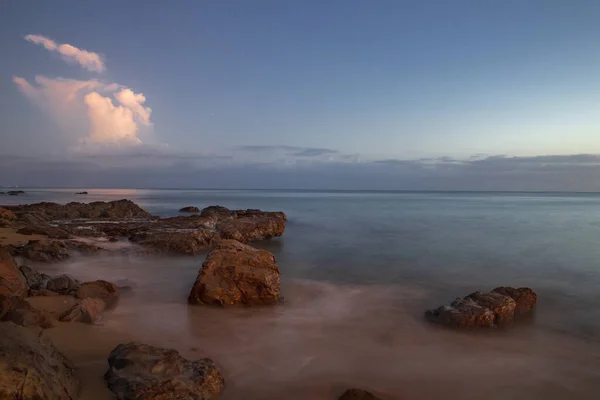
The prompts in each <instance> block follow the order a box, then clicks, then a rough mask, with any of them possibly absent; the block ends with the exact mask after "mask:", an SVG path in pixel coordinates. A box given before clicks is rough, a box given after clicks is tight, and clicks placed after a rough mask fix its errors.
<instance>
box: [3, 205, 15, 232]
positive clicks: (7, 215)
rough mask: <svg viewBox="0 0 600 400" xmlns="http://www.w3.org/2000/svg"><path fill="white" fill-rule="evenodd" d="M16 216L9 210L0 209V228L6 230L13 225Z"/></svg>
mask: <svg viewBox="0 0 600 400" xmlns="http://www.w3.org/2000/svg"><path fill="white" fill-rule="evenodd" d="M16 219H17V216H16V215H15V213H13V212H12V211H10V210H7V209H6V208H2V207H0V228H8V227H10V226H12V225H13V224H14V222H15V221H16Z"/></svg>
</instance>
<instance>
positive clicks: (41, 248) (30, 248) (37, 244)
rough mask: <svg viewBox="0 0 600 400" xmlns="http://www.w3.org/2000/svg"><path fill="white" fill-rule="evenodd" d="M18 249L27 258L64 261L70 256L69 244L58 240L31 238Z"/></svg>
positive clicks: (43, 260)
mask: <svg viewBox="0 0 600 400" xmlns="http://www.w3.org/2000/svg"><path fill="white" fill-rule="evenodd" d="M18 251H19V254H20V255H21V256H23V257H25V258H28V259H30V260H33V261H42V262H55V261H62V260H65V259H67V258H69V256H70V254H69V250H68V248H67V246H66V245H65V244H64V243H63V242H61V241H58V240H30V241H29V243H27V244H26V245H25V246H22V247H21V248H19V250H18Z"/></svg>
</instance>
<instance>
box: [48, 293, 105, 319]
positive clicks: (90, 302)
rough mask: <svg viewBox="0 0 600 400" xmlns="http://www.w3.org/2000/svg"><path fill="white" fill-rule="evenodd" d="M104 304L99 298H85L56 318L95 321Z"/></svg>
mask: <svg viewBox="0 0 600 400" xmlns="http://www.w3.org/2000/svg"><path fill="white" fill-rule="evenodd" d="M105 307H106V305H105V304H104V302H103V301H102V300H100V299H93V298H85V299H83V300H81V301H80V302H79V303H77V304H75V305H74V306H73V307H71V308H70V309H68V310H67V311H65V312H64V313H63V314H62V315H61V316H60V317H59V318H58V319H59V320H60V321H62V322H82V323H84V324H93V323H95V322H96V321H97V320H98V318H99V317H100V314H101V313H102V311H104V308H105Z"/></svg>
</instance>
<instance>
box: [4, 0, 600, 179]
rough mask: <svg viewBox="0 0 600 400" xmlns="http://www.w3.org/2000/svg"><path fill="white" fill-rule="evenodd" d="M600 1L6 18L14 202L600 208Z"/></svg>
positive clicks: (362, 2)
mask: <svg viewBox="0 0 600 400" xmlns="http://www.w3.org/2000/svg"><path fill="white" fill-rule="evenodd" d="M598 21H600V2H598V1H594V0H591V1H587V0H578V1H568V0H564V1H555V0H543V1H528V0H502V1H496V0H489V1H479V0H474V1H470V0H469V1H467V0H455V1H445V0H439V1H434V0H416V1H408V0H389V1H388V0H375V1H374V0H343V1H342V0H335V1H313V0H303V1H281V0H253V1H246V0H226V1H222V0H214V1H213V0H206V1H200V0H195V1H184V0H181V1H177V2H164V1H150V0H147V1H126V2H122V1H112V0H105V1H102V2H81V1H61V2H58V3H57V2H33V1H4V2H0V51H1V54H2V55H1V56H0V60H1V61H0V185H20V186H61V187H188V188H281V189H294V188H303V189H358V190H360V189H372V190H395V189H398V190H533V191H537V190H556V191H600V24H599V23H598Z"/></svg>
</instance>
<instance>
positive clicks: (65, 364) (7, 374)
mask: <svg viewBox="0 0 600 400" xmlns="http://www.w3.org/2000/svg"><path fill="white" fill-rule="evenodd" d="M0 354H1V355H2V357H0V399H7V400H8V399H15V400H16V399H18V400H73V399H77V398H78V394H79V381H78V380H77V378H76V375H75V368H74V366H73V364H72V363H71V362H70V361H69V360H68V359H67V358H66V357H65V356H64V355H63V354H61V353H60V352H59V351H58V350H57V349H56V347H54V345H53V344H52V342H51V341H50V340H49V339H48V337H47V336H46V335H45V334H43V333H42V332H41V331H40V330H37V329H28V328H23V327H21V326H17V325H15V324H13V323H10V322H5V323H1V324H0Z"/></svg>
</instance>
